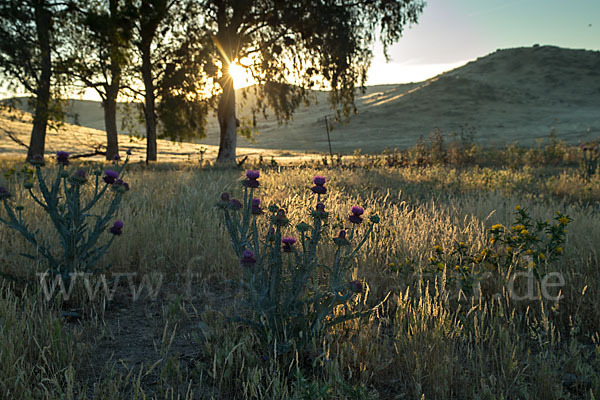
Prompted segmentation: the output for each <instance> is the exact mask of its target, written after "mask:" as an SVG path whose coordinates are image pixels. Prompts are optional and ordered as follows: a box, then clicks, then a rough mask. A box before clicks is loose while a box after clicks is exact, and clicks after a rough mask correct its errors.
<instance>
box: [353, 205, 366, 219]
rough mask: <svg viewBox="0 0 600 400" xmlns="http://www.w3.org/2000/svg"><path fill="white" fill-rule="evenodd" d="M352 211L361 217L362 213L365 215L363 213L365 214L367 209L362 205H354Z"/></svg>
mask: <svg viewBox="0 0 600 400" xmlns="http://www.w3.org/2000/svg"><path fill="white" fill-rule="evenodd" d="M351 211H352V214H354V215H356V216H358V217H360V216H361V215H363V214H364V212H365V209H364V208H362V207H360V206H354V207H352V210H351Z"/></svg>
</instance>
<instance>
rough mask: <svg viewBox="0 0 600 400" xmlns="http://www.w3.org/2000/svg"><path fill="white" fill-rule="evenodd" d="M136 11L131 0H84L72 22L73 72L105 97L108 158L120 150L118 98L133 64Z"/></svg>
mask: <svg viewBox="0 0 600 400" xmlns="http://www.w3.org/2000/svg"><path fill="white" fill-rule="evenodd" d="M134 12H135V10H134V8H133V7H132V5H131V2H129V1H127V0H108V2H106V0H80V1H79V3H77V13H76V18H75V19H74V21H73V24H72V25H71V32H70V41H71V43H72V46H71V47H70V49H71V51H72V53H71V54H70V59H71V67H70V70H69V72H70V73H71V74H72V75H73V76H74V77H75V78H76V79H77V80H79V81H80V82H81V83H83V85H84V86H85V87H88V88H92V89H94V90H95V91H96V93H98V95H99V96H100V98H101V99H102V107H103V109H104V126H105V129H106V159H107V160H112V159H113V157H114V156H115V155H117V154H118V153H119V141H118V130H117V99H118V96H119V93H120V91H121V89H122V88H123V74H124V70H125V69H126V68H128V67H129V65H130V60H129V58H130V51H131V39H132V31H133V22H132V19H133V17H134Z"/></svg>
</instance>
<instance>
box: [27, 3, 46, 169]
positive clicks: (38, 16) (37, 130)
mask: <svg viewBox="0 0 600 400" xmlns="http://www.w3.org/2000/svg"><path fill="white" fill-rule="evenodd" d="M34 4H35V25H36V29H37V38H38V42H39V45H40V50H41V65H40V67H41V72H40V78H39V80H38V85H37V88H36V89H37V92H36V102H35V115H34V117H33V129H32V130H31V139H30V141H29V150H28V151H27V159H28V160H29V159H31V158H32V157H33V156H34V155H36V154H39V155H41V156H43V155H44V150H45V147H46V127H47V126H48V104H49V102H50V79H51V77H52V58H51V53H50V13H49V12H48V10H47V9H46V5H45V2H44V1H43V0H42V1H36V2H34Z"/></svg>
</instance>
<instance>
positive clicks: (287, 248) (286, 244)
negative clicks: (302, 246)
mask: <svg viewBox="0 0 600 400" xmlns="http://www.w3.org/2000/svg"><path fill="white" fill-rule="evenodd" d="M281 243H283V251H284V252H285V253H291V252H292V245H294V244H295V243H296V238H294V237H291V236H285V237H283V238H282V239H281Z"/></svg>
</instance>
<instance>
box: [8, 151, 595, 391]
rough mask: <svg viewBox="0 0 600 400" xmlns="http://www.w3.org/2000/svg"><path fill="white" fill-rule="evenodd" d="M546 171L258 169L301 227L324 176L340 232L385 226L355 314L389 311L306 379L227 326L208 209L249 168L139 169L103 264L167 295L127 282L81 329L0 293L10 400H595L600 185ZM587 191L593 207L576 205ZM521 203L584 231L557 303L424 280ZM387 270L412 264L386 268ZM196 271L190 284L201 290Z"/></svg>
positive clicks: (217, 232)
mask: <svg viewBox="0 0 600 400" xmlns="http://www.w3.org/2000/svg"><path fill="white" fill-rule="evenodd" d="M3 167H8V164H7V163H5V164H3ZM49 168H51V167H49ZM19 169H20V167H19V166H17V168H16V170H19ZM538 172H539V171H537V170H534V169H529V170H527V169H523V170H520V171H518V172H515V171H512V170H508V169H507V170H504V169H502V168H496V169H494V168H489V169H486V168H477V167H473V168H464V169H452V168H450V167H442V166H439V167H431V168H411V167H409V168H391V169H390V168H384V167H378V168H353V169H329V170H322V169H314V168H279V169H277V168H276V169H268V170H263V171H262V175H261V189H260V191H259V194H260V197H261V199H262V200H263V202H264V204H266V205H268V204H271V203H277V204H279V205H281V206H284V207H287V208H288V210H289V217H290V219H291V222H292V226H293V225H295V224H296V223H298V222H300V221H301V220H302V219H303V218H306V217H307V215H308V211H309V208H310V207H311V206H313V202H314V198H313V195H312V194H311V193H310V191H309V190H308V187H309V185H310V181H311V178H312V176H314V175H316V174H322V175H325V176H327V177H328V188H329V192H328V195H327V199H326V204H327V208H328V210H329V212H330V213H331V217H330V225H331V228H330V229H331V232H333V231H334V230H335V229H336V227H337V225H338V223H343V220H344V217H345V216H346V215H347V213H348V210H349V209H350V207H351V206H352V205H362V206H364V207H365V209H366V213H367V215H368V214H370V213H377V214H379V215H380V216H381V220H382V223H381V224H380V225H379V227H378V228H377V230H376V231H375V234H374V235H373V236H372V237H371V239H370V240H369V242H368V243H367V245H366V248H365V249H364V250H363V251H362V252H361V255H360V256H359V257H358V258H357V260H356V266H357V268H358V275H359V277H361V278H364V279H365V280H366V282H368V285H369V292H368V295H367V296H365V297H363V298H362V299H361V301H365V302H366V303H368V304H372V305H374V304H377V303H378V302H379V301H381V300H382V299H383V298H385V296H387V295H388V294H390V296H389V299H388V301H387V302H386V303H385V305H384V306H383V307H382V308H381V309H380V311H379V313H378V314H377V315H375V316H373V317H372V318H370V319H369V320H361V321H355V322H351V323H350V322H349V323H347V324H346V325H344V326H343V327H339V328H337V329H336V330H335V331H332V332H330V333H329V335H328V336H327V337H326V338H324V339H323V342H322V343H319V344H318V348H319V349H320V351H319V352H318V354H315V355H314V364H313V365H312V368H309V369H306V368H304V367H303V366H302V365H301V364H302V363H300V364H298V365H291V366H290V365H279V364H278V363H277V360H276V359H273V358H269V357H267V359H264V358H263V357H262V355H261V354H260V353H259V352H257V350H256V349H257V347H256V339H255V338H254V337H253V336H252V335H251V334H250V333H249V332H248V331H246V330H244V329H242V328H241V327H237V326H235V325H231V324H230V323H229V322H227V321H226V319H225V315H227V314H228V313H229V311H230V310H231V307H235V306H236V304H237V302H236V291H235V289H234V286H232V285H231V284H230V280H236V279H237V278H238V277H239V267H238V262H237V260H236V259H235V258H234V256H233V255H232V252H231V250H230V244H229V242H228V240H227V236H226V232H225V231H224V227H223V226H222V225H221V223H220V220H219V215H218V212H217V211H218V210H217V209H216V208H215V207H214V204H215V202H216V200H217V199H218V196H219V194H220V193H221V192H223V191H230V192H232V193H237V194H238V195H239V192H238V186H237V182H238V180H239V179H240V178H241V176H242V172H241V171H239V170H231V169H216V168H205V169H199V168H198V167H197V166H195V165H190V164H187V165H186V164H180V165H175V164H173V165H157V166H152V167H145V166H143V165H133V166H132V167H131V168H130V170H129V173H128V178H127V179H128V181H130V183H131V187H132V190H131V191H130V192H129V193H128V194H127V196H126V198H125V199H124V204H123V206H122V208H121V210H120V211H119V217H120V218H121V219H123V221H124V222H125V229H124V233H123V235H122V237H120V238H119V240H118V241H117V242H116V243H115V245H114V246H113V247H112V248H111V252H110V254H108V255H107V256H106V257H105V259H104V263H105V265H107V266H108V265H112V270H113V271H121V272H137V273H138V274H143V273H155V272H159V273H163V274H165V277H164V282H163V287H162V290H161V293H160V295H159V296H158V298H157V299H156V300H151V299H145V300H144V301H143V300H140V301H138V302H135V303H132V302H131V299H130V298H129V297H128V295H127V291H128V288H127V287H120V288H119V289H118V290H117V292H118V293H117V295H116V296H115V298H114V299H113V300H112V301H110V302H105V303H104V304H103V303H102V302H101V301H100V302H98V303H96V304H94V305H93V309H94V310H95V312H91V311H89V308H91V307H92V305H90V304H84V305H83V306H81V305H77V307H80V308H81V307H82V308H83V310H84V314H85V315H84V318H83V319H82V320H80V321H79V322H77V323H76V324H73V323H68V322H65V321H64V320H61V319H60V318H59V317H58V314H57V311H56V310H57V307H58V305H56V304H47V303H44V301H43V298H42V297H41V296H40V294H39V293H35V292H34V291H31V290H25V291H23V290H22V289H21V286H22V284H21V283H19V284H17V286H16V287H9V286H7V284H5V285H4V288H3V289H2V290H3V293H2V297H1V298H0V328H1V329H2V334H3V341H2V345H1V347H0V353H1V354H2V365H4V366H5V367H3V368H2V369H0V383H1V384H2V390H3V393H4V397H7V396H8V397H10V396H11V393H12V394H14V393H24V395H23V397H24V398H27V397H31V398H59V397H61V398H65V399H69V398H94V399H119V398H140V399H141V398H157V399H158V398H161V399H162V398H215V399H226V398H256V399H258V398H260V399H265V398H271V399H282V398H305V399H306V398H309V399H310V398H314V399H321V398H331V399H342V398H354V399H365V398H380V399H393V398H398V399H401V398H426V399H450V398H459V399H464V398H467V399H500V398H510V399H513V398H531V399H566V398H589V399H592V398H595V397H597V395H598V393H600V379H599V378H598V377H599V376H600V358H599V357H600V341H599V336H598V335H599V333H598V327H599V326H600V312H599V309H598V306H597V299H598V298H599V297H600V285H599V284H598V282H600V272H599V271H600V269H599V268H598V267H599V263H598V254H597V246H598V243H600V215H599V214H598V209H597V205H596V204H597V203H591V204H589V203H585V202H584V201H590V199H591V200H594V199H597V198H598V197H596V196H598V193H599V192H598V187H599V184H598V182H597V181H594V180H593V181H587V182H583V181H582V183H581V185H579V186H578V185H574V184H572V183H573V182H576V181H577V178H576V177H577V174H576V172H574V171H573V170H568V169H565V171H564V173H558V174H557V173H553V172H552V171H550V170H547V171H546V172H547V174H546V175H545V176H544V177H542V178H540V176H539V173H538ZM20 179H22V177H20V176H19V174H13V175H12V176H11V177H10V178H9V184H10V187H11V190H13V191H14V192H15V193H20V192H21V183H20ZM585 185H589V187H591V188H592V189H591V192H592V193H593V196H592V197H589V198H588V197H585V196H587V195H585V196H584V195H582V194H581V193H579V191H581V190H583V189H582V188H584V187H586V186H585ZM573 200H576V201H573ZM14 201H16V202H19V203H21V204H23V205H24V206H25V216H26V218H28V219H29V220H30V221H32V223H34V224H35V225H37V226H39V227H40V229H41V231H42V232H43V234H45V235H46V237H47V239H48V240H50V241H51V240H54V238H52V235H51V231H50V229H49V227H50V225H49V224H48V222H47V221H46V220H45V218H44V215H43V213H42V212H40V210H38V209H37V208H36V207H35V206H34V205H33V204H32V203H31V202H30V201H29V200H27V199H26V198H24V197H21V196H20V195H17V196H16V197H15V199H14ZM594 201H595V200H594ZM516 204H520V205H521V206H523V207H525V208H527V209H528V210H529V211H530V213H531V215H532V216H533V217H539V218H543V219H546V218H551V217H552V216H553V215H554V214H555V212H556V211H557V210H562V211H564V212H566V213H567V214H568V215H569V216H570V217H571V218H572V219H573V222H572V223H571V224H570V225H569V229H568V236H567V244H566V251H565V255H564V257H563V258H562V259H561V260H560V261H559V262H556V263H553V264H551V265H549V266H548V269H549V270H551V271H559V272H561V273H563V275H564V276H565V280H566V283H565V286H564V287H563V288H562V291H563V294H564V296H565V297H564V298H563V299H562V300H560V301H558V302H552V301H548V300H544V299H537V300H531V301H525V302H515V301H511V299H510V298H509V296H508V293H507V292H506V290H502V287H503V285H502V282H501V281H498V282H495V285H496V286H495V287H497V288H500V290H499V291H498V293H497V296H489V297H483V298H481V299H476V300H472V301H463V302H457V301H455V300H453V299H452V298H451V296H450V293H449V292H448V291H447V290H446V288H445V286H444V282H443V281H441V280H439V281H437V282H436V281H432V280H425V279H424V277H423V269H424V267H425V266H426V264H427V259H428V257H429V256H430V255H431V254H432V251H433V250H432V249H433V246H434V245H441V246H443V247H450V246H451V245H452V243H454V242H456V241H463V242H465V243H467V245H468V247H469V249H470V250H473V251H479V250H480V249H482V248H483V247H484V246H486V243H488V239H489V237H488V231H489V228H490V226H491V225H493V224H496V223H501V224H505V225H509V224H510V223H511V222H512V220H513V208H514V206H515V205H516ZM337 217H339V218H337ZM0 243H2V246H0V260H1V261H2V271H3V272H5V273H11V274H13V275H19V276H21V277H24V276H29V277H32V274H33V272H34V271H35V270H36V268H39V267H37V266H32V265H30V264H29V263H28V262H27V260H26V259H24V258H23V257H21V256H20V255H19V254H20V253H22V252H24V251H26V250H31V249H28V248H27V245H26V244H25V243H24V242H23V241H22V240H20V238H19V237H18V236H17V234H16V233H15V232H13V231H9V230H8V229H7V228H6V227H4V226H0ZM331 248H332V247H331V246H326V247H325V249H323V254H322V256H323V257H328V250H329V249H331ZM390 263H394V265H402V267H401V268H394V269H390V267H389V264H390ZM186 273H188V274H192V275H191V276H193V280H192V282H191V286H190V288H191V291H189V292H187V291H186V283H187V281H186V278H185V274H186ZM136 279H137V280H136V282H138V283H139V279H138V278H136ZM17 293H22V294H17ZM63 307H66V306H64V305H63ZM73 307H74V306H73ZM99 309H100V310H99ZM53 310H54V311H53ZM96 312H97V314H96ZM96 315H97V316H98V317H95V316H96ZM84 333H85V334H84ZM136 337H137V339H138V340H136ZM130 340H131V341H130ZM136 349H137V350H136ZM111 355H112V356H111ZM19 374H20V375H21V376H22V378H20V379H17V380H16V382H17V383H14V382H15V376H16V375H19Z"/></svg>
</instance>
